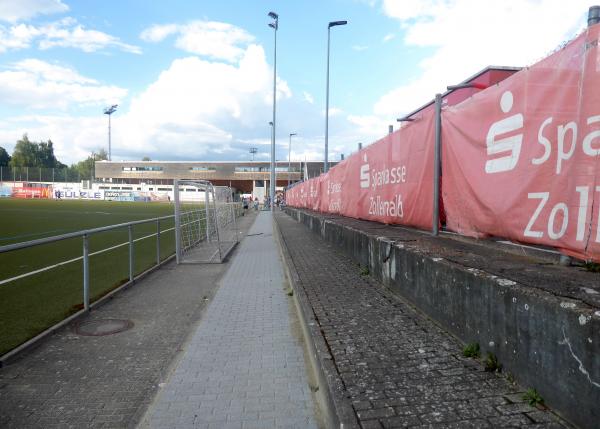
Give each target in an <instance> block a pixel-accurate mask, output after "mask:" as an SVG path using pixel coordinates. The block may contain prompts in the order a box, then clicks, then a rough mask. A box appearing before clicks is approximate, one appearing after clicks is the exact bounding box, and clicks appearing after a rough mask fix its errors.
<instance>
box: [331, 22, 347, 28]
mask: <svg viewBox="0 0 600 429" xmlns="http://www.w3.org/2000/svg"><path fill="white" fill-rule="evenodd" d="M346 24H348V21H332V22H330V23H329V28H331V27H335V26H337V25H346Z"/></svg>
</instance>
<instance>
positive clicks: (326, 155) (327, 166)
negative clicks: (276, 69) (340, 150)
mask: <svg viewBox="0 0 600 429" xmlns="http://www.w3.org/2000/svg"><path fill="white" fill-rule="evenodd" d="M347 23H348V21H332V22H330V23H329V25H328V26H327V84H326V88H327V89H326V94H325V165H324V166H323V167H324V168H323V172H324V173H327V171H328V170H329V162H328V157H329V155H328V153H329V46H330V40H331V27H336V26H338V25H346V24H347Z"/></svg>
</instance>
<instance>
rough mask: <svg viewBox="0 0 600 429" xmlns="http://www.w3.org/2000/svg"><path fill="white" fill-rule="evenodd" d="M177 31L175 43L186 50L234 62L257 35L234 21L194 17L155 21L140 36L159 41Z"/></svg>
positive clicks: (148, 40)
mask: <svg viewBox="0 0 600 429" xmlns="http://www.w3.org/2000/svg"><path fill="white" fill-rule="evenodd" d="M171 35H177V38H176V40H175V46H176V47H178V48H179V49H182V50H184V51H186V52H190V53H193V54H197V55H201V56H205V57H208V58H214V59H219V60H225V61H228V62H235V61H237V60H238V59H239V58H241V57H242V55H244V52H245V48H246V47H247V46H248V44H250V43H252V42H253V41H254V36H252V35H251V34H250V33H248V32H247V31H246V30H244V29H242V28H239V27H236V26H235V25H231V24H227V23H224V22H215V21H193V22H190V23H188V24H183V25H176V24H165V25H154V26H152V27H149V28H147V29H145V30H144V31H143V32H142V34H141V35H140V37H141V38H142V40H145V41H147V42H160V41H162V40H164V39H165V38H167V37H169V36H171Z"/></svg>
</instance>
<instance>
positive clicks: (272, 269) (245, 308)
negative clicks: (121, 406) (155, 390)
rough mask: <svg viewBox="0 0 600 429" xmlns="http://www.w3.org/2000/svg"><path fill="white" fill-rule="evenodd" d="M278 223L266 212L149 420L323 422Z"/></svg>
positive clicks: (269, 424)
mask: <svg viewBox="0 0 600 429" xmlns="http://www.w3.org/2000/svg"><path fill="white" fill-rule="evenodd" d="M272 227H273V217H272V214H271V213H270V212H260V213H259V215H258V217H257V219H256V222H255V224H254V225H253V226H252V228H251V229H250V231H249V233H248V236H247V237H246V238H245V240H244V241H243V242H242V244H241V246H240V248H239V249H238V251H237V253H236V255H235V258H234V259H233V261H232V262H231V266H230V268H229V270H228V271H227V273H226V274H225V276H224V277H223V279H222V281H221V287H220V288H219V291H218V292H217V294H216V296H215V298H214V300H213V302H212V303H211V305H210V307H209V308H208V311H207V312H206V315H205V316H204V319H203V321H202V323H201V324H200V325H199V327H198V330H197V331H196V333H195V334H194V335H193V337H192V338H191V340H190V342H189V343H188V344H187V345H186V347H185V352H184V354H183V356H182V358H181V360H180V361H179V363H178V364H177V366H176V369H175V370H174V372H173V373H172V374H171V376H170V378H169V380H168V382H167V384H166V385H165V386H164V388H163V389H162V390H161V391H160V392H159V395H158V397H157V399H156V401H155V402H154V404H153V405H152V406H151V407H150V409H149V411H148V413H147V415H146V419H145V420H144V422H143V423H142V427H152V428H163V427H164V428H177V427H182V428H188V427H195V428H196V427H205V428H219V429H225V428H238V429H240V428H279V427H281V428H284V427H285V428H294V427H297V428H317V427H318V426H317V420H316V418H315V410H316V407H315V405H314V403H313V399H312V394H311V390H310V386H309V380H308V377H307V373H306V367H305V362H304V354H303V349H302V343H301V339H300V336H299V335H298V334H296V333H295V332H293V331H294V324H296V323H297V321H296V320H295V316H294V308H293V307H292V306H291V303H290V298H289V297H288V296H287V294H286V291H285V280H284V275H283V267H282V263H281V260H280V258H279V253H278V249H277V245H276V243H275V240H274V237H273V228H272Z"/></svg>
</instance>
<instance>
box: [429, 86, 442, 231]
mask: <svg viewBox="0 0 600 429" xmlns="http://www.w3.org/2000/svg"><path fill="white" fill-rule="evenodd" d="M441 160H442V94H435V148H434V156H433V220H432V228H431V233H432V235H434V236H437V235H438V234H439V228H440V172H441V165H440V164H441Z"/></svg>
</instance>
